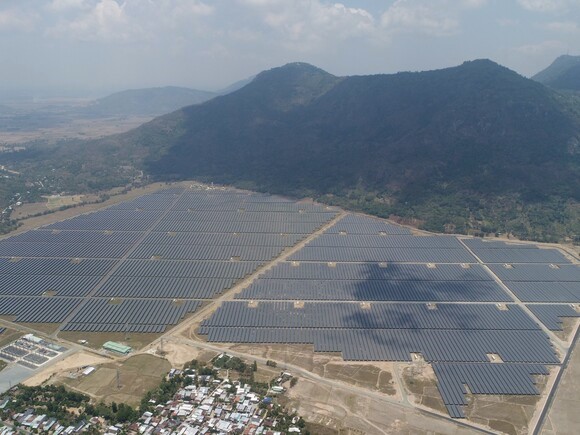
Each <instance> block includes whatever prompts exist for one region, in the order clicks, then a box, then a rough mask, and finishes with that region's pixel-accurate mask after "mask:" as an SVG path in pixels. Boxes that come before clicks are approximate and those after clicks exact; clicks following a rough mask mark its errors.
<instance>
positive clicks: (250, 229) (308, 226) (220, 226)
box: [154, 220, 322, 234]
mask: <svg viewBox="0 0 580 435" xmlns="http://www.w3.org/2000/svg"><path fill="white" fill-rule="evenodd" d="M321 226H322V225H321V224H319V223H316V222H314V223H309V222H188V221H165V220H164V221H161V222H159V224H157V225H156V226H155V227H154V231H161V232H163V231H165V232H171V231H175V232H198V233H274V234H276V233H277V234H310V233H312V232H313V231H315V230H316V229H318V228H320V227H321Z"/></svg>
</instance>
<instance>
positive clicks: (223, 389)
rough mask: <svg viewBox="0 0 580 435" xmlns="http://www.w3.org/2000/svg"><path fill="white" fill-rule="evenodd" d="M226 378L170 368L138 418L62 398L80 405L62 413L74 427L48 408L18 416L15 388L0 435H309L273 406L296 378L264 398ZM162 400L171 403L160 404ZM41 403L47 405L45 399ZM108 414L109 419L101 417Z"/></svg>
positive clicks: (4, 405) (216, 371)
mask: <svg viewBox="0 0 580 435" xmlns="http://www.w3.org/2000/svg"><path fill="white" fill-rule="evenodd" d="M230 360H233V358H231V357H229V356H228V355H226V354H222V355H219V356H218V357H217V358H216V359H215V360H214V361H216V362H218V361H219V363H218V365H219V366H221V367H225V366H226V364H225V363H224V361H226V362H227V361H230ZM232 372H233V370H232ZM229 373H230V369H227V368H221V369H220V368H216V367H215V366H212V367H211V368H210V367H199V366H198V365H197V362H195V363H193V364H190V365H189V366H188V367H185V368H184V369H176V368H173V369H171V371H170V372H169V373H168V374H167V376H166V378H165V379H164V380H163V382H162V384H161V385H160V387H159V388H158V389H156V390H154V391H152V392H149V393H148V394H147V395H146V397H145V398H144V399H143V401H142V404H141V406H140V407H139V412H138V413H137V411H135V410H133V409H132V408H130V407H126V406H124V405H117V404H114V403H113V404H111V405H110V408H109V407H106V408H104V409H105V411H106V412H103V407H102V406H99V405H97V406H93V405H90V404H88V400H87V402H84V398H82V397H77V396H83V395H81V394H78V393H67V394H72V395H73V399H75V400H78V402H79V405H78V406H77V407H76V408H75V407H67V410H68V411H69V413H70V416H76V417H77V421H74V422H73V421H69V422H68V424H67V423H65V422H64V421H59V420H58V419H57V418H56V417H55V415H50V414H51V413H50V412H47V407H46V406H43V405H40V406H27V405H25V406H24V408H25V409H24V410H22V411H20V410H19V406H21V405H22V404H21V403H20V401H19V397H21V394H22V391H21V390H23V389H24V388H25V387H23V386H15V387H13V388H12V389H11V390H10V391H9V392H8V393H7V395H5V396H3V397H1V398H0V415H1V420H2V422H3V424H4V425H5V426H4V427H2V426H0V435H11V434H19V433H50V434H55V435H59V434H76V433H105V434H112V435H113V434H146V435H149V434H176V435H197V434H206V433H212V434H252V435H253V434H256V435H282V434H293V433H296V434H300V433H304V434H306V433H308V431H306V430H305V429H304V427H305V422H304V420H303V419H302V418H300V417H299V416H297V415H296V414H295V413H289V412H288V411H287V410H285V409H284V408H283V407H282V406H280V405H279V404H278V403H277V400H276V397H277V396H278V395H279V394H283V393H284V392H285V391H286V388H287V387H290V386H291V385H294V384H295V383H296V378H294V377H293V376H292V375H291V374H290V373H287V372H281V373H280V376H279V377H277V378H275V379H273V380H272V382H271V383H270V385H268V387H267V389H266V391H265V394H264V388H263V385H260V384H257V385H255V386H254V387H253V386H252V385H251V384H252V381H251V380H248V382H244V380H232V381H230V379H229V378H228V375H229ZM223 374H225V376H223ZM232 374H233V373H232ZM236 375H237V373H236ZM55 391H60V390H58V388H56V389H55ZM35 394H36V393H35ZM167 396H170V398H169V399H168V400H164V399H165V398H166V397H167ZM53 397H54V396H53ZM84 397H85V398H86V399H88V398H87V397H86V396H84ZM44 400H45V401H47V398H46V397H45V398H44ZM48 401H50V399H48ZM27 403H30V402H29V401H28V402H27ZM109 409H110V410H111V412H112V414H110V415H106V414H108V413H109ZM17 411H18V412H17ZM122 414H123V415H122ZM70 416H69V418H70ZM107 417H109V418H107ZM115 420H116V421H117V422H116V423H114V421H115ZM123 420H124V421H123Z"/></svg>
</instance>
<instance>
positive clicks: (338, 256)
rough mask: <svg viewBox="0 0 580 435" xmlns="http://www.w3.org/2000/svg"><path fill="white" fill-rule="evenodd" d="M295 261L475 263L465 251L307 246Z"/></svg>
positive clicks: (292, 258) (295, 256)
mask: <svg viewBox="0 0 580 435" xmlns="http://www.w3.org/2000/svg"><path fill="white" fill-rule="evenodd" d="M291 260H295V261H330V262H333V261H340V262H348V261H350V262H373V261H374V262H381V261H386V262H389V261H392V262H403V263H474V262H475V258H473V256H472V255H471V254H470V253H469V252H467V251H466V250H465V249H461V248H460V249H438V248H430V249H429V248H346V249H345V248H336V247H316V246H306V247H305V248H303V249H301V250H300V251H299V252H297V253H296V254H294V255H293V256H292V257H291Z"/></svg>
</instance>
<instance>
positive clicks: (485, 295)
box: [236, 279, 512, 302]
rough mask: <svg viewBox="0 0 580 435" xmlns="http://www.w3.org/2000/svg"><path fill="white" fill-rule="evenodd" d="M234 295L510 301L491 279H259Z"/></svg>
mask: <svg viewBox="0 0 580 435" xmlns="http://www.w3.org/2000/svg"><path fill="white" fill-rule="evenodd" d="M236 299H262V300H276V299H287V300H305V301H306V300H320V301H323V300H336V301H425V302H451V301H457V302H512V299H511V298H510V297H509V296H508V295H507V293H506V292H504V291H503V290H502V289H501V288H500V287H499V285H498V284H497V283H495V282H493V281H393V280H391V281H386V280H385V281H379V280H368V281H365V280H348V281H346V280H332V281H330V280H306V279H301V280H298V279H293V280H292V279H288V280H285V279H259V280H257V281H254V283H253V284H251V285H250V286H249V287H248V288H246V289H244V290H243V291H242V292H241V293H240V294H238V295H236Z"/></svg>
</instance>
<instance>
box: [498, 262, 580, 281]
mask: <svg viewBox="0 0 580 435" xmlns="http://www.w3.org/2000/svg"><path fill="white" fill-rule="evenodd" d="M489 268H490V269H491V270H492V271H493V273H495V274H496V275H497V276H498V277H499V278H500V279H501V280H502V281H527V282H568V281H575V282H580V265H577V264H562V265H559V266H557V267H556V266H555V265H550V264H514V265H510V267H505V266H503V265H500V264H490V265H489Z"/></svg>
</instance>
